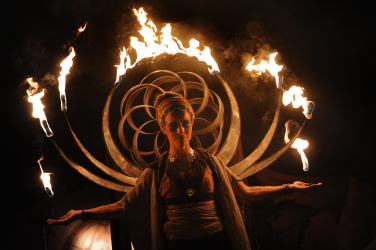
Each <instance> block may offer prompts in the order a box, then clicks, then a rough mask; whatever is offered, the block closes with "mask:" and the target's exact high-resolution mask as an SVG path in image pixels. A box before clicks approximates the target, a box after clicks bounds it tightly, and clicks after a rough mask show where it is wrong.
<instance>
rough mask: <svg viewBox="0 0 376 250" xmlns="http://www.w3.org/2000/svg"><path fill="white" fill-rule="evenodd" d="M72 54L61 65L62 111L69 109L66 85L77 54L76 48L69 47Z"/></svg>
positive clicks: (60, 89)
mask: <svg viewBox="0 0 376 250" xmlns="http://www.w3.org/2000/svg"><path fill="white" fill-rule="evenodd" d="M69 51H70V54H69V56H68V57H67V58H65V59H64V60H63V61H62V62H61V64H60V66H61V68H62V70H61V72H60V77H59V78H58V80H59V91H60V102H61V111H67V98H66V96H65V85H66V79H65V77H66V75H67V74H69V69H70V68H71V67H72V65H73V57H74V56H75V55H76V53H75V52H74V48H73V47H70V48H69Z"/></svg>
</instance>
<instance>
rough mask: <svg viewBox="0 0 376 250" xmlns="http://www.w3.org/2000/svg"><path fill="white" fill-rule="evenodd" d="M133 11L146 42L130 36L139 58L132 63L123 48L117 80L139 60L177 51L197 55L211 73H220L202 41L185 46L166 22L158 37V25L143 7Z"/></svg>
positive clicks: (195, 41)
mask: <svg viewBox="0 0 376 250" xmlns="http://www.w3.org/2000/svg"><path fill="white" fill-rule="evenodd" d="M133 13H134V14H135V16H136V17H137V19H138V22H139V23H140V25H141V29H140V30H139V31H138V32H139V33H140V34H141V36H142V37H143V39H144V42H141V41H139V40H138V38H137V37H130V39H131V47H132V48H134V49H135V50H136V52H137V58H136V60H135V62H134V63H133V64H131V63H130V58H129V53H128V50H126V49H125V48H123V50H122V51H121V52H120V64H119V65H115V66H116V67H117V68H118V70H117V76H116V81H117V83H119V82H120V79H119V77H120V76H122V75H124V74H125V73H126V71H127V70H128V69H130V68H133V67H134V66H135V65H136V64H137V63H138V62H140V61H141V60H143V59H145V58H148V57H156V56H158V55H161V54H163V53H166V54H169V55H175V54H177V53H183V54H186V55H188V56H194V57H197V59H198V60H199V61H203V62H205V63H206V64H207V65H208V66H209V72H210V73H211V74H217V73H219V68H218V65H217V63H216V62H215V60H214V58H213V57H212V56H211V52H210V48H209V47H205V46H204V49H203V50H200V49H199V46H200V42H198V41H197V40H195V39H191V40H190V41H189V45H190V47H189V48H185V47H184V46H183V44H182V42H181V41H180V40H179V39H178V38H176V37H174V36H172V35H171V25H170V24H166V26H165V27H163V28H162V29H161V35H160V36H159V37H158V36H157V35H156V33H157V31H158V30H157V27H156V26H155V24H154V23H153V21H151V20H149V21H148V19H147V17H146V16H147V13H146V12H145V11H144V9H143V8H139V9H138V10H136V9H133ZM125 58H126V59H127V63H126V64H124V59H125Z"/></svg>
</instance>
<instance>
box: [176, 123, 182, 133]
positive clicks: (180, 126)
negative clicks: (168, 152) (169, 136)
mask: <svg viewBox="0 0 376 250" xmlns="http://www.w3.org/2000/svg"><path fill="white" fill-rule="evenodd" d="M176 133H178V134H183V133H184V127H183V125H179V126H178V128H177V129H176Z"/></svg>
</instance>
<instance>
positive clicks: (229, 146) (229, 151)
mask: <svg viewBox="0 0 376 250" xmlns="http://www.w3.org/2000/svg"><path fill="white" fill-rule="evenodd" d="M217 76H218V79H219V80H220V82H221V83H222V85H223V87H224V88H225V91H226V93H227V96H228V98H229V100H230V107H231V124H230V129H229V132H228V134H227V137H226V141H225V143H224V144H223V146H222V148H221V149H220V150H219V152H218V153H217V157H218V158H219V159H220V160H221V161H222V162H223V164H225V165H227V164H228V163H229V162H230V160H231V159H232V157H233V156H234V154H235V151H236V148H237V145H238V141H239V138H240V114H239V106H238V102H237V101H236V98H235V95H234V93H233V92H232V90H231V88H230V87H229V86H228V84H227V83H226V81H225V80H224V79H223V78H222V76H221V75H220V74H217Z"/></svg>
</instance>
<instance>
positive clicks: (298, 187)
mask: <svg viewBox="0 0 376 250" xmlns="http://www.w3.org/2000/svg"><path fill="white" fill-rule="evenodd" d="M288 185H289V187H290V188H291V190H292V191H293V192H300V191H312V190H314V189H316V188H317V187H318V186H321V185H322V183H321V182H319V183H316V184H315V183H305V182H302V181H295V182H294V183H293V184H288Z"/></svg>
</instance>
